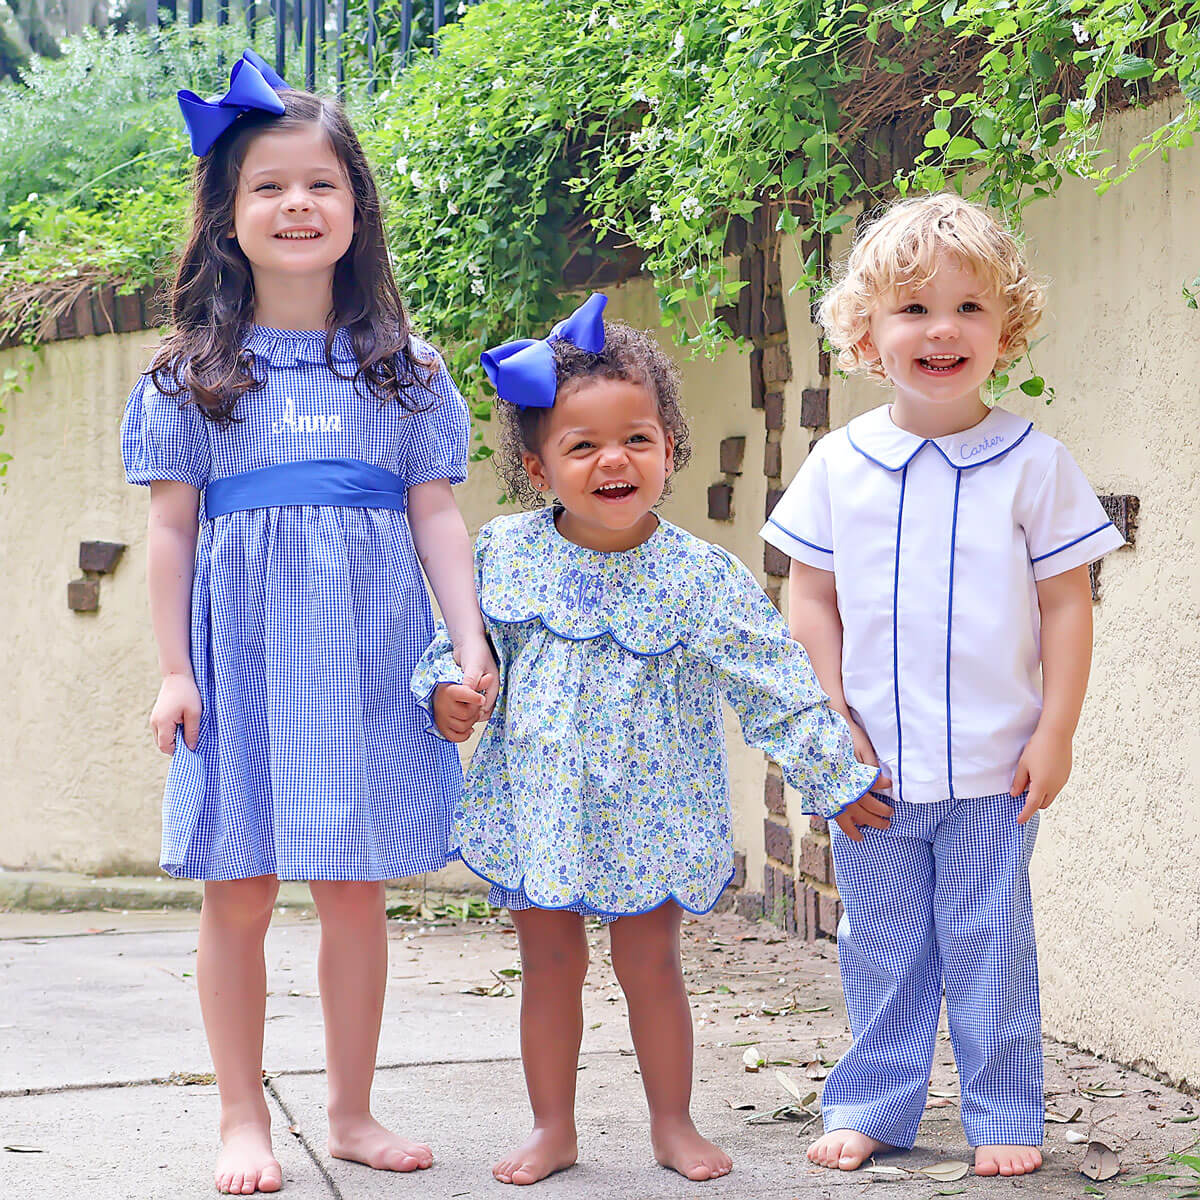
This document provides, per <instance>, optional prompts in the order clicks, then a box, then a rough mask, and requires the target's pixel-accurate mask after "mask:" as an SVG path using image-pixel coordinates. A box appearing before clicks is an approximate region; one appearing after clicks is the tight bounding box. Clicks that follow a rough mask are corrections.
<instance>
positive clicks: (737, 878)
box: [729, 850, 746, 888]
mask: <svg viewBox="0 0 1200 1200" xmlns="http://www.w3.org/2000/svg"><path fill="white" fill-rule="evenodd" d="M729 885H730V887H735V888H744V887H745V886H746V856H745V855H744V854H743V853H742V852H741V851H740V850H735V851H734V854H733V878H732V879H731V880H730V881H729Z"/></svg>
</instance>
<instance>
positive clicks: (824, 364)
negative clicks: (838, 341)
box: [817, 350, 833, 379]
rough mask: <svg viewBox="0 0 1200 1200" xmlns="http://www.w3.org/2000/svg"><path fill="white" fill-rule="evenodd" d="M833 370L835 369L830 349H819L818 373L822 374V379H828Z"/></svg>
mask: <svg viewBox="0 0 1200 1200" xmlns="http://www.w3.org/2000/svg"><path fill="white" fill-rule="evenodd" d="M832 370H833V362H832V361H831V355H830V353H829V351H828V350H818V351H817V374H818V375H820V376H821V378H822V379H828V378H829V376H830V375H831V374H832Z"/></svg>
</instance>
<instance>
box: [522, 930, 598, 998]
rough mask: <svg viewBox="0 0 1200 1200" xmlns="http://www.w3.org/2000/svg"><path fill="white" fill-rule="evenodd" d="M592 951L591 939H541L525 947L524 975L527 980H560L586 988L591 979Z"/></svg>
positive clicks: (523, 957) (565, 984) (562, 983)
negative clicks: (586, 981) (585, 983)
mask: <svg viewBox="0 0 1200 1200" xmlns="http://www.w3.org/2000/svg"><path fill="white" fill-rule="evenodd" d="M588 962H589V954H588V946H587V941H586V939H584V938H580V939H579V941H575V940H574V939H571V940H569V941H556V942H545V941H543V942H538V943H536V944H534V945H530V946H522V947H521V977H522V980H523V981H524V982H526V983H528V982H532V981H537V980H542V979H544V980H550V979H555V980H557V981H558V982H559V983H560V984H561V985H562V986H577V987H580V988H582V987H583V982H584V980H585V979H586V978H587V970H588Z"/></svg>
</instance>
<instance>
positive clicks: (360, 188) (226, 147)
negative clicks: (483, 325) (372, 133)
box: [146, 91, 436, 425]
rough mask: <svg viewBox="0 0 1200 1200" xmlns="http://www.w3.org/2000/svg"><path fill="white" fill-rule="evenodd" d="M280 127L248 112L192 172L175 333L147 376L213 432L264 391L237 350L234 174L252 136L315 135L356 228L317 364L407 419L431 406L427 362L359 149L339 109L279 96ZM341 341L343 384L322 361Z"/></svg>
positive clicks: (240, 308) (247, 270) (247, 295)
mask: <svg viewBox="0 0 1200 1200" xmlns="http://www.w3.org/2000/svg"><path fill="white" fill-rule="evenodd" d="M279 98H280V100H282V101H283V107H284V111H283V113H282V114H281V115H279V116H274V115H271V114H269V113H259V112H250V113H246V114H245V115H244V116H242V117H240V118H239V119H238V120H237V121H236V122H235V123H234V124H233V125H232V126H230V128H229V129H228V130H226V132H225V133H223V134H222V135H221V136H220V137H219V138H218V139H217V141H216V144H215V145H214V146H213V148H212V149H211V150H210V151H209V152H208V154H206V155H204V156H203V157H202V158H200V159H198V160H197V162H196V170H195V176H194V179H193V199H192V224H191V232H190V234H189V236H188V241H187V245H186V247H185V248H184V251H183V255H182V257H181V259H180V262H179V270H178V273H177V274H176V276H175V282H174V286H173V287H172V289H171V300H170V312H171V324H172V325H173V326H174V332H173V333H171V334H170V336H169V337H167V339H166V340H165V341H164V343H163V344H162V346H161V347H160V349H159V351H158V353H157V354H156V355H155V356H154V361H153V362H152V363H151V364H150V367H149V369H148V370H147V371H146V374H147V375H149V376H150V377H151V378H152V379H153V381H154V386H155V387H157V388H158V389H159V391H161V392H163V393H164V394H165V395H171V396H179V395H185V394H186V395H187V397H188V399H189V400H190V401H191V402H193V403H195V404H196V406H197V407H198V408H199V409H200V411H201V412H202V413H203V414H204V415H205V416H206V417H208V418H209V419H210V420H212V421H216V422H217V423H218V424H222V425H224V424H228V423H230V422H231V421H234V420H236V419H237V418H236V417H235V416H234V409H235V407H236V405H237V401H238V397H239V396H241V395H242V394H243V393H245V392H252V391H256V390H258V389H259V388H261V387H262V386H263V383H264V381H263V380H261V379H258V378H257V377H256V376H255V375H254V374H253V371H252V363H253V356H252V355H251V354H249V353H248V352H247V351H245V350H243V349H242V341H243V338H244V337H245V334H246V331H247V329H248V327H249V326H250V325H251V324H252V322H253V319H254V275H253V271H252V270H251V266H250V261H249V259H247V258H246V255H245V254H244V253H243V252H242V248H241V247H240V246H239V245H238V242H237V239H236V238H232V237H230V236H229V233H230V232H231V231H232V229H233V212H234V200H235V198H236V195H237V184H238V174H239V172H240V171H241V166H242V161H243V160H244V158H245V156H246V151H247V149H248V148H249V146H250V143H251V142H252V141H253V140H254V139H255V138H256V137H258V136H259V134H261V133H263V132H266V131H270V132H272V133H274V132H279V131H285V130H290V129H297V128H300V127H302V126H305V125H319V126H320V127H321V128H322V129H323V130H324V132H325V134H326V136H327V137H328V138H329V142H330V145H331V146H332V147H333V151H334V153H335V154H336V155H337V157H338V161H339V162H340V163H341V164H342V168H343V170H345V172H346V176H347V178H348V180H349V182H350V187H351V191H352V194H353V196H354V212H355V218H356V219H355V228H354V237H353V240H352V241H351V243H350V248H349V249H348V250H347V251H346V253H345V254H344V255H343V256H342V257H341V259H339V260H338V262H337V264H336V265H335V266H334V271H333V307H332V309H331V311H330V312H329V314H328V316H327V318H326V322H325V362H326V365H327V366H328V367H329V369H330V370H331V371H333V372H334V374H335V375H337V376H338V377H339V378H341V379H350V380H352V381H353V382H354V384H355V387H360V386H362V387H364V388H365V390H366V391H367V392H368V393H369V394H371V395H374V396H376V397H377V398H378V399H379V400H380V401H388V400H396V401H399V402H400V404H401V405H402V406H403V407H404V408H407V409H409V410H416V409H418V408H421V407H427V405H422V404H421V403H420V402H419V399H417V398H414V396H413V394H412V393H413V389H414V385H415V387H416V389H417V390H418V392H424V393H426V394H428V395H431V393H430V389H429V387H428V381H429V378H430V376H431V375H432V374H433V372H434V371H435V370H436V365H435V363H434V362H432V361H425V360H424V359H423V358H419V357H417V355H416V354H415V353H414V351H413V347H412V330H411V327H410V325H409V321H408V316H407V314H406V313H405V311H404V305H403V303H402V302H401V299H400V291H399V289H398V288H397V286H396V280H395V277H394V276H393V275H392V268H391V260H390V258H389V257H388V248H387V237H386V235H385V233H384V229H383V215H382V210H381V206H380V202H379V191H378V189H377V188H376V186H375V179H374V177H373V176H372V174H371V168H370V166H369V165H368V163H367V158H366V155H365V154H364V153H363V149H362V146H361V145H360V144H359V141H358V138H357V136H356V135H355V133H354V130H353V128H352V127H351V125H350V122H349V120H348V119H347V117H346V114H345V112H344V111H343V110H342V107H341V105H340V104H338V103H337V102H336V101H334V100H329V99H326V98H325V97H322V96H314V95H313V94H312V93H310V92H301V91H284V92H280V93H279ZM341 328H344V329H345V330H346V331H347V333H348V334H349V336H350V342H351V345H352V346H353V348H354V357H355V358H356V359H357V360H358V367H357V369H356V370H355V371H353V372H352V373H351V374H350V375H345V374H343V373H342V371H341V370H340V369H339V368H338V367H337V366H335V364H334V361H333V358H332V355H331V350H332V348H333V339H334V336H335V334H336V333H337V331H338V330H339V329H341Z"/></svg>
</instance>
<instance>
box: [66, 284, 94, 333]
mask: <svg viewBox="0 0 1200 1200" xmlns="http://www.w3.org/2000/svg"><path fill="white" fill-rule="evenodd" d="M71 319H72V320H73V321H74V324H75V336H76V337H91V336H92V334H94V333H97V332H99V331H98V330H97V329H96V322H95V319H94V318H93V316H92V296H91V293H90V292H85V293H84V294H83V295H82V296H78V297H76V300H75V303H74V304H73V305H71Z"/></svg>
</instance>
